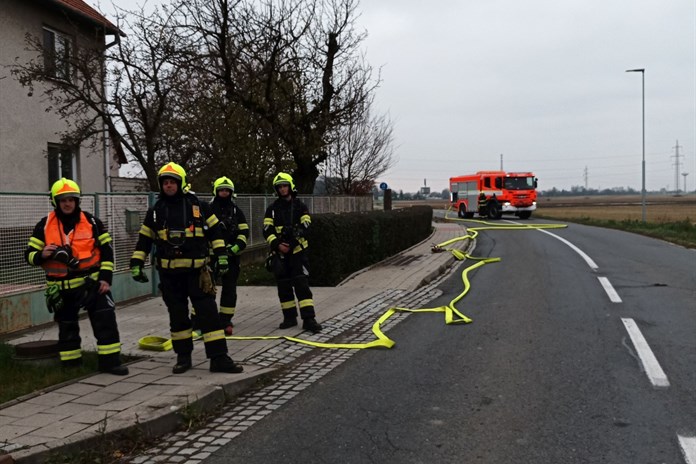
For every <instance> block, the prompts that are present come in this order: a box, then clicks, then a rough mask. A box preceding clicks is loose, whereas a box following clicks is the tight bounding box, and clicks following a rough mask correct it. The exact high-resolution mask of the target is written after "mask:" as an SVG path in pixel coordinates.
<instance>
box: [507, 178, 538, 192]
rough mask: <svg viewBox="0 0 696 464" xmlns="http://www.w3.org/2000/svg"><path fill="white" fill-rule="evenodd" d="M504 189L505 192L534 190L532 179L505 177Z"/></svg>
mask: <svg viewBox="0 0 696 464" xmlns="http://www.w3.org/2000/svg"><path fill="white" fill-rule="evenodd" d="M504 187H505V188H506V189H507V190H531V189H533V188H534V177H506V178H505V185H504Z"/></svg>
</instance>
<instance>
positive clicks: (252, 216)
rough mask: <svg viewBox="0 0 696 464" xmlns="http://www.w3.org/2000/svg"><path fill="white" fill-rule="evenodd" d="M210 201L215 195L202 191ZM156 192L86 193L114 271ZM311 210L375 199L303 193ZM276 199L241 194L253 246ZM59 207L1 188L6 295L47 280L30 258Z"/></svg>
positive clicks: (364, 205) (122, 264)
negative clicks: (32, 242) (107, 241)
mask: <svg viewBox="0 0 696 464" xmlns="http://www.w3.org/2000/svg"><path fill="white" fill-rule="evenodd" d="M198 197H199V198H200V199H201V201H210V200H211V198H212V197H211V196H210V195H198ZM156 199H157V194H155V193H109V194H101V193H98V194H83V195H82V198H81V199H80V207H81V208H82V209H83V210H84V211H88V212H91V213H93V214H94V215H95V216H97V217H98V218H99V219H101V220H102V222H103V223H104V225H105V226H106V228H107V229H108V231H109V233H110V234H111V238H112V240H113V247H114V271H115V272H118V271H124V270H127V269H128V267H129V262H130V257H131V255H132V254H133V249H134V248H135V244H136V242H137V240H138V231H139V230H140V225H141V224H142V222H143V220H144V219H145V213H146V212H147V209H148V207H149V206H151V205H153V204H154V202H155V201H156ZM300 199H301V200H302V201H303V202H305V204H306V205H307V207H308V208H309V211H310V214H322V213H345V212H353V211H372V209H373V208H372V197H371V196H365V197H328V196H327V197H322V196H300ZM273 201H275V197H272V196H258V195H239V196H238V197H237V198H236V199H235V202H236V203H237V206H238V207H239V208H240V209H241V210H242V211H243V212H244V214H245V216H246V218H247V222H248V223H249V232H250V236H249V242H248V246H253V245H258V244H263V243H265V242H264V239H263V234H262V229H263V216H264V214H265V212H266V208H267V207H268V205H270V204H271V203H272V202H273ZM52 210H53V207H52V206H51V203H50V200H49V199H48V195H46V194H38V193H3V192H0V218H2V221H1V222H0V296H9V295H12V294H16V293H22V292H26V291H30V290H36V289H37V288H40V287H42V286H43V285H44V283H45V275H44V272H43V269H41V268H39V267H36V266H30V265H28V264H27V263H26V261H25V259H24V251H25V249H26V247H27V243H28V241H29V237H30V236H31V235H32V233H33V231H34V227H35V226H36V223H37V222H39V220H40V219H41V218H42V217H44V216H46V215H48V213H50V212H51V211H52Z"/></svg>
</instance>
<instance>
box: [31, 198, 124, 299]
mask: <svg viewBox="0 0 696 464" xmlns="http://www.w3.org/2000/svg"><path fill="white" fill-rule="evenodd" d="M46 245H57V246H61V247H65V248H68V249H69V250H70V253H71V256H72V257H73V258H75V262H74V263H73V265H71V266H68V264H66V263H65V262H58V261H56V260H54V259H50V258H48V259H44V258H43V257H42V256H41V252H42V251H43V249H44V248H45V247H46ZM24 257H25V259H26V261H27V262H28V263H29V264H31V265H34V266H41V267H42V268H43V269H44V271H45V272H46V279H47V281H48V282H49V283H50V282H57V283H60V286H61V288H63V289H69V288H75V287H79V286H80V285H82V284H84V281H85V279H84V277H90V278H91V279H93V280H103V281H104V282H107V283H108V284H109V285H111V281H112V278H113V271H114V250H113V248H112V245H111V236H110V235H109V233H108V232H107V230H106V227H104V224H103V223H102V222H101V221H100V220H99V219H98V218H97V217H95V216H93V215H91V214H90V213H87V212H84V211H81V210H80V209H79V208H78V209H76V210H75V212H74V213H73V214H71V215H69V216H63V215H60V214H57V213H56V211H53V212H51V213H50V214H49V215H48V216H46V217H44V218H43V219H41V220H40V221H39V222H38V224H36V226H35V227H34V232H33V233H32V235H31V237H30V238H29V243H28V245H27V248H26V250H25V252H24Z"/></svg>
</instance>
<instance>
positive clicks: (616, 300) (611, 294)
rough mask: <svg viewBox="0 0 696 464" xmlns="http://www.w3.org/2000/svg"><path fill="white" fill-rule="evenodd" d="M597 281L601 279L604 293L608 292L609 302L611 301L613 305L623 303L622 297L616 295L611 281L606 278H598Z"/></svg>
mask: <svg viewBox="0 0 696 464" xmlns="http://www.w3.org/2000/svg"><path fill="white" fill-rule="evenodd" d="M597 279H599V283H600V284H602V288H603V289H604V291H605V292H607V295H608V296H609V300H611V302H612V303H621V297H620V296H619V294H618V293H616V290H614V287H613V286H612V285H611V282H609V279H608V278H606V277H597Z"/></svg>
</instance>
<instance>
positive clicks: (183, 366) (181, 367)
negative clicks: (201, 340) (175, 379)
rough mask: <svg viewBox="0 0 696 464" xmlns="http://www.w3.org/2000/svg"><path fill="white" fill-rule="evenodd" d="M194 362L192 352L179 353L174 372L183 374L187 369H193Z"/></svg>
mask: <svg viewBox="0 0 696 464" xmlns="http://www.w3.org/2000/svg"><path fill="white" fill-rule="evenodd" d="M192 366H193V363H192V362H191V353H188V354H177V355H176V364H175V365H174V367H173V368H172V372H173V373H174V374H183V373H184V372H186V371H187V370H189V369H191V367H192Z"/></svg>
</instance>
